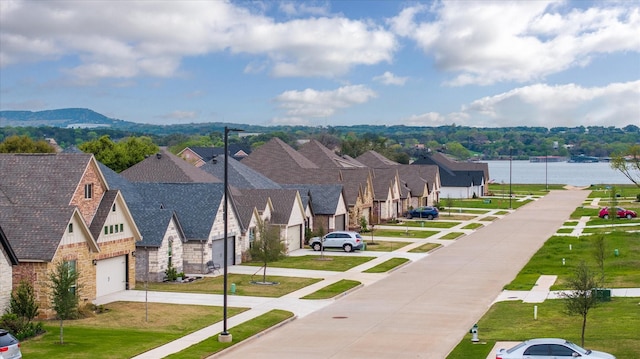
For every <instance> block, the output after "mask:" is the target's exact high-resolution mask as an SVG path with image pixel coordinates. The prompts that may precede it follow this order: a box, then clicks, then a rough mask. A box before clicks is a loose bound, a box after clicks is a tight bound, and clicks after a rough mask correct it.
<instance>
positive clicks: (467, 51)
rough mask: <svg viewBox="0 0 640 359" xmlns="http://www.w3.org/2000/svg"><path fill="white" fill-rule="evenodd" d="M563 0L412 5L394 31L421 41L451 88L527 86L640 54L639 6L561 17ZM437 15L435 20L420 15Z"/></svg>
mask: <svg viewBox="0 0 640 359" xmlns="http://www.w3.org/2000/svg"><path fill="white" fill-rule="evenodd" d="M562 5H563V1H560V0H557V1H518V2H508V3H507V2H504V1H498V2H489V1H479V2H470V1H445V2H441V3H436V5H435V6H434V7H433V8H431V9H428V8H427V7H425V6H416V7H409V8H406V9H404V10H403V11H402V12H401V13H400V14H399V15H398V16H396V17H394V18H392V19H390V20H389V21H388V23H389V24H390V26H391V29H392V30H393V31H395V33H397V34H398V35H400V36H405V37H408V38H411V39H413V40H415V41H416V43H417V44H418V46H419V47H420V48H421V49H422V50H423V51H424V52H425V53H427V54H432V55H433V56H434V58H435V62H436V66H437V67H438V68H439V69H442V70H445V71H449V72H451V73H453V74H456V77H455V78H453V79H452V80H451V81H449V83H448V84H449V85H452V86H464V85H469V84H478V85H490V84H494V83H497V82H505V81H516V82H529V81H534V80H537V79H540V78H544V77H545V76H547V75H550V74H554V73H558V72H561V71H563V70H566V69H568V68H572V67H579V66H585V65H586V64H588V63H589V61H590V57H591V56H593V55H597V54H600V53H611V52H626V51H633V52H638V51H640V37H638V34H639V33H640V7H638V3H637V2H614V3H610V4H606V3H605V4H604V5H601V6H602V7H592V8H588V9H586V10H583V9H579V8H574V9H572V10H571V11H570V12H565V13H563V12H562V10H563V9H564V8H563V6H562ZM429 11H431V12H432V14H428V15H433V16H435V18H436V19H437V20H435V21H432V22H431V21H430V18H429V19H426V20H424V21H422V20H421V19H420V18H419V17H420V15H422V14H425V13H427V12H429Z"/></svg>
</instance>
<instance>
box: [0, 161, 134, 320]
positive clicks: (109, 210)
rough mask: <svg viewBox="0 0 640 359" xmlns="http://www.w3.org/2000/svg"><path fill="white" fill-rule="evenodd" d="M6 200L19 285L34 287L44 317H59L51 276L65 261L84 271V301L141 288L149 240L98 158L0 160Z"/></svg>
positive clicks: (0, 217)
mask: <svg viewBox="0 0 640 359" xmlns="http://www.w3.org/2000/svg"><path fill="white" fill-rule="evenodd" d="M0 193H2V195H0V226H2V228H3V230H4V232H5V234H6V237H7V239H8V241H9V243H10V244H11V246H12V248H13V249H14V251H15V254H16V256H17V258H18V260H19V264H18V265H17V266H15V267H14V269H13V275H12V280H13V285H14V286H16V285H17V284H18V283H20V281H22V280H26V281H28V282H30V283H31V284H32V285H33V287H34V291H35V294H36V299H37V300H38V304H39V306H40V309H41V312H40V316H41V317H47V318H48V317H51V316H53V314H54V313H53V312H52V310H51V309H50V295H49V294H50V289H49V288H48V284H49V273H51V272H53V270H54V268H55V266H56V265H57V264H58V263H59V262H60V261H65V262H69V264H70V265H71V266H73V267H74V268H75V270H76V271H77V272H78V275H79V278H78V283H77V289H78V293H79V296H80V299H81V302H89V301H92V300H94V299H95V298H96V297H98V296H103V295H107V294H110V293H114V292H117V291H121V290H126V289H133V288H134V287H135V250H136V247H135V245H136V242H137V241H139V240H140V239H141V235H140V232H139V231H138V228H137V226H136V224H135V222H134V220H133V217H132V216H131V212H130V211H129V208H128V207H127V204H126V203H125V201H124V198H123V196H122V193H121V192H120V191H117V190H111V189H110V188H109V186H108V184H107V182H106V181H105V178H104V176H103V174H102V172H101V170H100V167H99V165H98V162H97V161H96V160H95V158H94V157H93V155H91V154H84V153H58V154H0Z"/></svg>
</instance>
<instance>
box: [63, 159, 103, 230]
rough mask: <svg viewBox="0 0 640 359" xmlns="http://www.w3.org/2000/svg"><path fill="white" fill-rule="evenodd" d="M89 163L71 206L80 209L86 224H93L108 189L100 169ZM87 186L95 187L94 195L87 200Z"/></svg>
mask: <svg viewBox="0 0 640 359" xmlns="http://www.w3.org/2000/svg"><path fill="white" fill-rule="evenodd" d="M89 163H90V165H89V166H87V169H86V171H85V173H84V176H83V177H82V179H81V180H80V183H79V184H78V188H76V191H75V193H74V194H73V197H72V198H71V205H75V206H77V207H78V210H79V211H80V213H81V214H82V218H83V219H84V221H85V223H91V220H92V219H93V216H94V215H95V213H96V210H97V209H98V206H99V205H100V201H101V200H102V197H103V196H104V193H105V191H106V187H105V185H104V183H103V182H102V181H101V178H100V172H99V169H98V168H97V166H96V165H95V163H94V162H93V161H91V162H89ZM87 184H91V185H92V187H93V193H92V196H91V198H89V199H87V198H85V195H84V188H85V185H87Z"/></svg>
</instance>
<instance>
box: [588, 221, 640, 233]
mask: <svg viewBox="0 0 640 359" xmlns="http://www.w3.org/2000/svg"><path fill="white" fill-rule="evenodd" d="M629 231H636V232H638V231H640V222H638V225H637V226H606V227H597V228H589V227H586V228H585V229H584V230H582V232H584V233H611V232H629Z"/></svg>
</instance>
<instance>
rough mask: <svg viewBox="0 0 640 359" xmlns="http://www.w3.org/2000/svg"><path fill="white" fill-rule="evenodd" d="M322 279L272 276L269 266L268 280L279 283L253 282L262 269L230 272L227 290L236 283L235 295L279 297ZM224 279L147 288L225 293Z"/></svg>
mask: <svg viewBox="0 0 640 359" xmlns="http://www.w3.org/2000/svg"><path fill="white" fill-rule="evenodd" d="M320 280H322V279H320V278H299V277H282V276H271V275H269V268H268V267H267V277H266V281H268V282H274V283H278V284H277V285H259V284H254V283H252V282H255V281H260V282H262V281H263V278H262V271H260V272H259V273H257V274H256V275H255V276H251V275H248V274H234V273H229V274H228V275H227V285H228V288H227V291H228V292H229V290H230V289H231V284H235V289H236V291H235V293H233V294H234V295H246V296H255V297H276V298H277V297H281V296H283V295H285V294H288V293H291V292H294V291H296V290H298V289H301V288H304V287H306V286H308V285H311V284H313V283H316V282H318V281H320ZM223 281H224V278H223V277H222V276H217V277H205V278H202V279H198V280H195V281H193V282H190V283H148V285H147V289H148V290H150V291H159V292H182V293H205V294H223V292H224V291H223V285H224V282H223ZM136 289H137V290H144V284H142V285H138V286H136ZM229 293H230V292H229Z"/></svg>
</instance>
